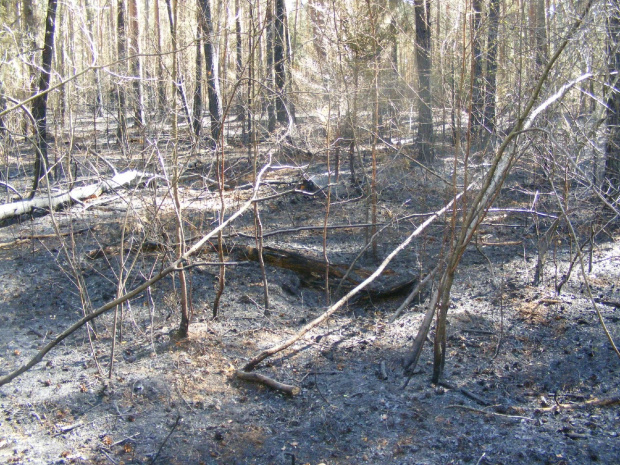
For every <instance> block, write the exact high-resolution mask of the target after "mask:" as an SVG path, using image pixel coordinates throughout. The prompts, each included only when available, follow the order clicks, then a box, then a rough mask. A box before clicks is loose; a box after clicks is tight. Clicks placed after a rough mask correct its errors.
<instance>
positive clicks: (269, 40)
mask: <svg viewBox="0 0 620 465" xmlns="http://www.w3.org/2000/svg"><path fill="white" fill-rule="evenodd" d="M265 18H266V20H265V21H266V24H265V28H266V29H267V31H266V32H267V33H266V47H267V69H266V73H267V130H268V131H269V133H270V134H271V133H273V132H274V131H275V130H276V121H277V117H276V108H275V105H274V90H275V89H274V80H273V71H274V66H273V29H274V23H273V3H272V1H271V0H269V1H268V2H267V13H266V15H265Z"/></svg>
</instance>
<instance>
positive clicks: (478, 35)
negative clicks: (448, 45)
mask: <svg viewBox="0 0 620 465" xmlns="http://www.w3.org/2000/svg"><path fill="white" fill-rule="evenodd" d="M471 7H472V39H471V40H472V45H473V46H472V96H471V106H472V112H473V115H472V116H473V118H472V131H473V134H474V136H475V138H476V139H477V138H478V136H480V135H481V132H482V130H483V125H484V121H483V114H484V75H483V68H482V65H483V62H484V57H483V52H482V49H483V40H482V28H481V24H482V0H473V1H472V3H471Z"/></svg>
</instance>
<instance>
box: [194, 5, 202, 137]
mask: <svg viewBox="0 0 620 465" xmlns="http://www.w3.org/2000/svg"><path fill="white" fill-rule="evenodd" d="M198 15H199V21H198V34H197V36H198V37H199V39H198V40H197V41H196V87H195V88H194V105H193V108H192V118H193V121H192V126H193V129H194V134H196V136H199V135H200V131H201V129H202V51H201V50H200V49H201V47H202V40H201V39H200V36H201V35H202V27H201V26H200V12H199V13H198Z"/></svg>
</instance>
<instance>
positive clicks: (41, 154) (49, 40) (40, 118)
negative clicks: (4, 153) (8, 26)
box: [30, 0, 58, 198]
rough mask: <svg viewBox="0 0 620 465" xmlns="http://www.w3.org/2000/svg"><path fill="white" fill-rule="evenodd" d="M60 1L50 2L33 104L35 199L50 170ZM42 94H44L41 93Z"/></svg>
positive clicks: (52, 0) (33, 189)
mask: <svg viewBox="0 0 620 465" xmlns="http://www.w3.org/2000/svg"><path fill="white" fill-rule="evenodd" d="M57 6H58V0H49V1H48V4H47V18H46V20H45V42H44V45H43V53H42V57H41V77H40V78H39V89H38V92H39V93H40V95H38V96H37V97H36V98H35V99H34V100H33V102H32V116H33V117H34V120H35V122H36V127H35V142H36V150H37V153H36V155H35V162H34V182H33V186H32V193H31V194H30V197H31V198H32V197H34V194H35V191H36V190H37V188H38V187H39V181H40V180H41V178H43V177H44V176H45V173H46V172H47V169H48V157H47V149H48V144H47V92H46V91H47V89H48V88H49V86H50V78H51V70H52V57H53V56H54V32H55V30H56V8H57ZM41 92H42V93H41Z"/></svg>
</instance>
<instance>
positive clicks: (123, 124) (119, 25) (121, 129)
mask: <svg viewBox="0 0 620 465" xmlns="http://www.w3.org/2000/svg"><path fill="white" fill-rule="evenodd" d="M117 6H118V11H117V19H116V35H117V41H118V43H117V50H118V60H119V64H118V74H119V75H121V76H122V75H123V74H125V71H126V63H125V59H126V58H127V42H126V40H127V39H126V37H127V36H126V33H125V31H126V29H125V2H124V0H118V4H117ZM116 96H117V99H118V129H117V131H116V136H117V138H118V141H119V143H120V144H121V146H122V147H124V146H125V144H126V143H127V108H126V98H125V86H124V85H123V83H118V84H117V85H116Z"/></svg>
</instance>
